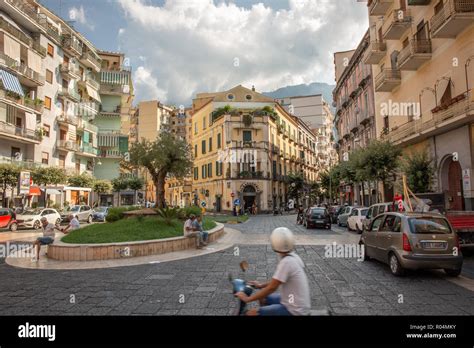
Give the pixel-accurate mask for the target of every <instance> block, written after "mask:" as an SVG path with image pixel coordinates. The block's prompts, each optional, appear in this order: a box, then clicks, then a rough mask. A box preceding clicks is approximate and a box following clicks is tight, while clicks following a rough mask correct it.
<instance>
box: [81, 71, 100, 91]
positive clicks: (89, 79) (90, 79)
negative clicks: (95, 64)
mask: <svg viewBox="0 0 474 348" xmlns="http://www.w3.org/2000/svg"><path fill="white" fill-rule="evenodd" d="M78 83H79V84H80V85H82V86H84V87H85V86H86V84H87V85H89V86H90V87H92V88H93V89H95V90H96V91H98V90H99V89H100V83H99V82H98V81H97V80H96V78H95V77H94V75H93V74H91V73H89V74H86V76H85V77H84V79H80V80H79V81H78Z"/></svg>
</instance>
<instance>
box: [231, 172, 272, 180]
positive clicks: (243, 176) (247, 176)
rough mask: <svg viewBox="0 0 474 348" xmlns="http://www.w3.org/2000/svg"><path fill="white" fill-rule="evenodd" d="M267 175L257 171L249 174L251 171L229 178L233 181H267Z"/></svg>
mask: <svg viewBox="0 0 474 348" xmlns="http://www.w3.org/2000/svg"><path fill="white" fill-rule="evenodd" d="M268 177H269V176H268V173H265V172H262V171H257V172H251V171H242V172H240V173H238V174H237V177H235V176H234V177H231V178H233V179H268Z"/></svg>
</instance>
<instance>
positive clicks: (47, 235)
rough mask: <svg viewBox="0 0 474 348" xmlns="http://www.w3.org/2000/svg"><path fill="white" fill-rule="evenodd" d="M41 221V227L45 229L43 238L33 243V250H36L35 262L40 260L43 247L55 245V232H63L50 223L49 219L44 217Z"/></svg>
mask: <svg viewBox="0 0 474 348" xmlns="http://www.w3.org/2000/svg"><path fill="white" fill-rule="evenodd" d="M40 221H41V226H42V227H43V237H39V238H37V239H36V241H35V242H34V243H33V249H35V250H36V260H35V261H38V260H39V255H40V250H41V246H42V245H50V244H53V242H54V237H55V236H56V233H55V232H54V230H58V231H61V230H60V229H59V228H58V227H56V226H55V225H53V224H52V223H50V222H48V219H47V218H46V217H44V216H43V217H42V218H41V220H40Z"/></svg>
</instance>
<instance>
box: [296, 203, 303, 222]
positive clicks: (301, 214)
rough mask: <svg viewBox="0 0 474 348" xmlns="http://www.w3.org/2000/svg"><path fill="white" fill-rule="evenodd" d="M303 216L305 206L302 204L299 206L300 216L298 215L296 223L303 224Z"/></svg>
mask: <svg viewBox="0 0 474 348" xmlns="http://www.w3.org/2000/svg"><path fill="white" fill-rule="evenodd" d="M303 217H304V209H303V206H302V205H300V206H299V207H298V216H297V217H296V223H297V224H299V225H301V224H303Z"/></svg>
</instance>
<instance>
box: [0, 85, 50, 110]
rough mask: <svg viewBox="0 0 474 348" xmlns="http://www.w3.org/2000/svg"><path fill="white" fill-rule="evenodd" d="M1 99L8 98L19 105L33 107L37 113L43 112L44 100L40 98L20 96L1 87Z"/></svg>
mask: <svg viewBox="0 0 474 348" xmlns="http://www.w3.org/2000/svg"><path fill="white" fill-rule="evenodd" d="M0 99H6V100H8V101H10V102H13V103H15V104H17V105H18V107H20V108H21V107H22V106H24V107H27V108H30V109H33V110H34V111H36V112H37V113H42V112H43V101H42V100H40V99H35V100H33V99H30V98H27V97H20V96H18V95H16V94H13V93H11V92H7V91H5V90H3V89H0Z"/></svg>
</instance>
